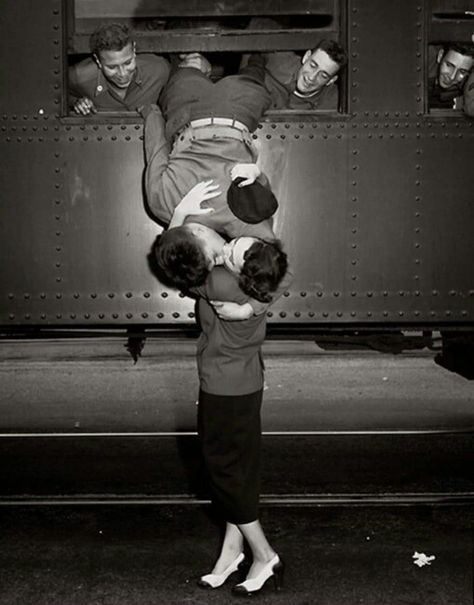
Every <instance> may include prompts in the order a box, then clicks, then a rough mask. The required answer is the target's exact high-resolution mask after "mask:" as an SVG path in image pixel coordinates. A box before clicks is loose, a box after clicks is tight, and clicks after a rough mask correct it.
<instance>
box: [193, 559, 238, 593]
mask: <svg viewBox="0 0 474 605" xmlns="http://www.w3.org/2000/svg"><path fill="white" fill-rule="evenodd" d="M244 559H245V555H244V553H243V552H241V553H240V555H239V556H238V557H237V558H236V559H234V560H233V561H232V563H231V564H230V565H229V566H228V567H227V568H226V569H224V571H223V572H222V573H221V574H217V573H208V574H207V575H205V576H201V577H200V578H199V580H198V586H201V588H219V586H222V584H224V582H225V581H226V580H227V578H228V577H229V576H231V575H232V574H233V573H234V572H236V571H237V570H238V569H239V567H240V565H241V563H242V561H243V560H244Z"/></svg>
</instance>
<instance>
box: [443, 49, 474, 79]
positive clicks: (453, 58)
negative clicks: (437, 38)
mask: <svg viewBox="0 0 474 605" xmlns="http://www.w3.org/2000/svg"><path fill="white" fill-rule="evenodd" d="M438 63H439V72H438V82H439V85H440V87H441V88H450V87H451V86H458V85H460V84H462V82H463V81H464V80H465V78H467V76H468V75H469V72H470V71H471V69H472V67H473V65H474V59H473V58H472V57H469V56H467V55H461V54H460V53H458V52H456V51H455V50H448V51H447V52H445V53H444V54H442V51H441V54H440V55H438Z"/></svg>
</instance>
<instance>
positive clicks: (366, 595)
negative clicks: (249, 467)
mask: <svg viewBox="0 0 474 605" xmlns="http://www.w3.org/2000/svg"><path fill="white" fill-rule="evenodd" d="M208 512H209V511H208V508H207V507H197V506H196V507H189V506H188V507H180V506H173V507H166V506H160V507H156V506H140V507H133V506H132V507H130V506H129V507H123V506H120V507H119V506H116V507H95V508H90V507H47V508H42V507H27V508H25V507H20V508H9V507H2V508H0V519H1V530H0V531H1V549H0V586H1V596H0V602H1V603H2V605H191V604H196V605H207V604H216V605H217V604H222V605H224V604H225V605H228V604H229V603H234V602H236V603H238V602H241V601H242V599H238V598H236V597H234V596H233V595H232V593H231V587H232V585H233V584H234V583H236V582H237V581H238V578H235V579H231V581H230V582H229V583H228V584H226V585H224V586H223V587H221V588H220V589H218V590H214V591H210V592H209V591H202V590H201V589H199V588H198V587H197V586H196V583H195V582H196V579H197V577H198V576H199V575H201V574H203V573H206V572H208V570H209V569H210V567H211V565H212V562H213V559H214V556H215V552H216V550H217V548H218V544H219V538H218V530H217V527H216V526H215V525H214V524H213V522H212V521H211V519H210V518H209V517H208V515H207V513H208ZM262 521H263V524H264V527H265V528H266V531H267V533H268V536H269V538H270V540H271V542H272V543H273V545H274V547H275V548H276V549H277V550H278V552H279V553H281V556H282V557H283V558H284V560H285V562H286V574H285V588H284V591H283V592H282V593H278V594H277V593H275V592H274V590H273V588H272V586H271V585H269V586H267V587H265V589H264V592H263V593H262V594H260V595H258V598H257V597H255V600H256V601H258V603H261V604H262V605H263V604H265V605H279V604H281V605H288V604H289V605H356V604H357V603H363V604H364V605H471V604H472V594H473V592H472V590H473V577H472V570H473V560H472V554H473V541H472V535H473V534H472V530H473V527H474V516H473V510H472V508H470V507H469V508H467V507H431V506H427V507H416V508H407V507H396V508H395V507H350V508H338V507H332V508H326V507H296V508H295V507H263V509H262ZM415 551H417V552H420V553H424V554H426V555H428V556H435V559H434V560H433V561H432V563H431V565H426V566H424V567H421V568H419V567H417V566H416V565H415V564H414V559H413V555H414V553H415ZM244 602H245V600H244Z"/></svg>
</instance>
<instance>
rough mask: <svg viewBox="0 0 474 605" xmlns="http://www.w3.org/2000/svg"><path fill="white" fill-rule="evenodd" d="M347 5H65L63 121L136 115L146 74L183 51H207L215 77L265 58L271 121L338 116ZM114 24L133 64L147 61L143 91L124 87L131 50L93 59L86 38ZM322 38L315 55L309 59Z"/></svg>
mask: <svg viewBox="0 0 474 605" xmlns="http://www.w3.org/2000/svg"><path fill="white" fill-rule="evenodd" d="M345 4H346V3H345V2H344V0H286V1H285V0H282V1H280V2H268V0H240V1H239V2H237V3H236V2H235V1H234V0H200V1H199V2H195V1H191V0H162V1H161V2H160V3H159V7H157V3H156V2H155V1H154V0H68V11H67V22H68V56H67V65H68V73H69V78H68V87H67V88H68V91H67V94H66V95H65V100H64V115H69V116H71V115H78V116H79V117H80V116H82V115H88V117H89V118H90V117H92V118H93V119H95V120H98V119H99V120H103V119H107V120H108V119H110V118H112V117H113V116H118V117H120V118H123V117H125V116H127V115H128V116H133V115H135V118H136V111H135V110H136V106H137V105H140V104H142V103H141V102H140V101H141V100H142V99H141V97H140V94H139V93H142V94H143V93H144V89H145V88H146V85H145V84H148V85H149V86H150V91H151V94H153V86H152V85H153V82H152V81H151V80H153V76H152V75H151V72H152V71H153V70H155V71H154V72H153V73H154V74H155V75H156V70H159V69H160V60H161V61H163V59H165V60H166V61H167V62H168V63H169V64H171V65H173V63H175V62H177V61H178V60H179V59H178V57H179V54H180V53H189V52H201V53H203V54H205V56H206V57H207V58H208V60H209V61H210V62H211V64H212V66H213V70H212V74H211V77H212V78H216V79H218V78H220V77H222V76H225V75H230V74H234V73H237V72H238V70H239V69H240V68H241V67H242V66H244V65H245V64H246V62H247V61H248V58H249V56H250V55H251V54H254V53H255V54H259V55H260V56H261V57H263V58H264V60H265V62H266V72H265V74H266V76H265V77H266V82H265V83H266V85H267V88H268V90H269V92H270V94H271V97H272V107H271V111H272V116H273V113H274V112H276V113H277V114H278V113H279V112H280V113H282V114H284V115H285V119H288V114H290V115H294V114H298V115H301V114H305V115H306V114H308V113H309V114H313V113H315V112H320V111H324V112H325V113H326V112H330V113H331V112H332V113H341V112H345V111H346V100H345V96H346V95H345V89H346V85H345V77H344V70H343V69H341V67H343V65H344V63H345V52H344V50H343V47H344V46H345V41H346V35H345V29H346V28H345V17H346V15H345V13H344V10H343V7H344V6H345ZM112 23H116V24H120V25H121V26H126V28H128V30H129V31H130V33H131V35H132V37H133V40H134V41H135V44H136V51H137V57H140V58H141V59H143V58H144V57H148V59H149V60H148V59H147V61H148V63H147V64H149V65H150V68H149V70H148V71H149V74H148V75H149V80H150V82H148V81H147V82H146V83H145V84H144V85H143V86H141V90H135V91H133V90H132V88H129V84H130V82H132V79H131V76H130V73H131V72H132V67H133V65H134V61H133V57H132V55H133V51H131V52H130V53H129V54H130V56H128V54H127V52H124V53H123V56H118V57H117V56H114V57H112V59H113V61H112V62H110V63H109V64H107V63H106V62H105V61H97V57H94V55H93V53H92V52H91V47H90V43H91V34H92V33H93V32H94V31H95V30H96V29H97V27H98V26H100V25H104V24H109V25H110V24H112ZM321 41H323V42H322V45H321V47H320V48H319V50H318V51H317V53H318V54H317V56H316V58H315V57H314V56H313V55H312V54H311V53H309V54H308V53H307V50H308V49H314V48H315V47H316V46H317V45H318V44H319V43H320V42H321ZM108 58H109V57H106V59H108ZM114 61H115V62H114ZM127 70H128V71H127ZM145 79H146V74H145ZM91 96H92V99H90V97H91ZM84 98H86V99H89V100H88V101H83V99H84ZM81 101H82V103H81ZM94 101H96V102H95V103H94ZM148 102H149V101H148ZM78 112H79V113H78ZM94 116H95V117H94Z"/></svg>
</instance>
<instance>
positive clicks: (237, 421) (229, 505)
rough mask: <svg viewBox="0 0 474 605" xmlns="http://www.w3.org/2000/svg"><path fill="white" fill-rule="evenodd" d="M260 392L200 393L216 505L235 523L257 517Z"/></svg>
mask: <svg viewBox="0 0 474 605" xmlns="http://www.w3.org/2000/svg"><path fill="white" fill-rule="evenodd" d="M261 407H262V390H259V391H256V392H255V393H250V394H249V395H235V396H229V395H211V394H210V393H205V392H204V391H200V393H199V406H198V434H199V438H200V441H201V447H202V452H203V456H204V463H205V466H206V470H207V474H208V479H209V486H210V489H211V494H212V498H213V502H214V504H215V505H216V506H217V508H218V510H219V512H220V514H221V515H222V516H223V517H224V519H225V520H226V521H228V522H230V523H234V524H236V525H237V524H244V523H251V522H252V521H255V520H256V519H257V518H258V500H259V493H260V445H261V420H260V411H261Z"/></svg>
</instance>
